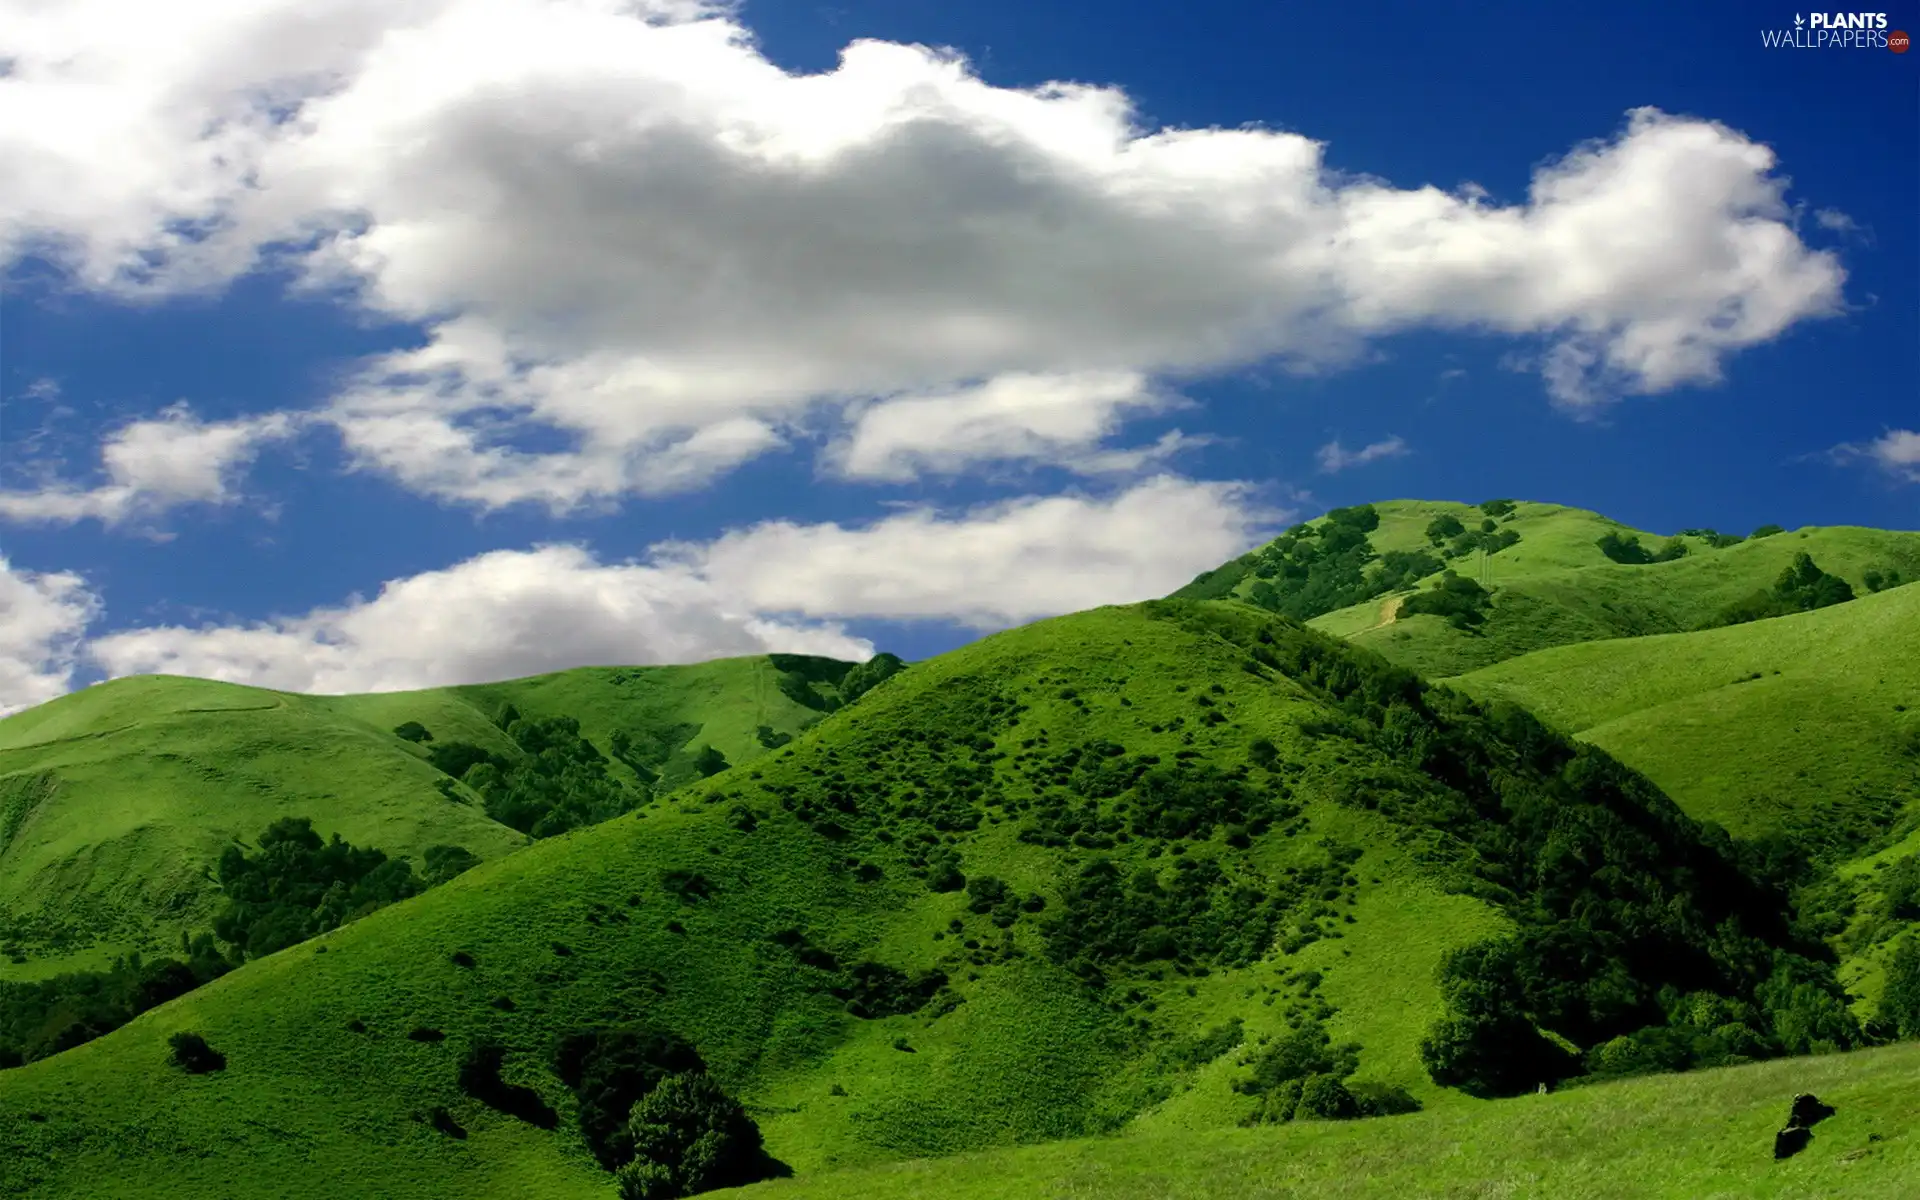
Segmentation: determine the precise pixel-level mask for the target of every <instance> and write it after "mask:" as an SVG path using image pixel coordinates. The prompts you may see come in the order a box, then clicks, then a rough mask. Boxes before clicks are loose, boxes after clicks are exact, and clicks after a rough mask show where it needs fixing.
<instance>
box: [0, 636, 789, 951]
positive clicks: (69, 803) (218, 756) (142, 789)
mask: <svg viewBox="0 0 1920 1200" xmlns="http://www.w3.org/2000/svg"><path fill="white" fill-rule="evenodd" d="M774 674H775V672H774V669H773V667H772V665H771V664H770V663H769V662H768V660H767V659H765V658H750V659H726V660H720V661H717V662H711V663H703V664H700V665H698V666H691V667H645V668H586V669H581V670H573V671H565V672H560V673H558V674H554V675H545V676H536V677H533V678H530V679H521V680H511V681H507V682H504V683H498V684H489V685H483V686H477V687H451V688H435V689H428V690H423V691H410V692H390V693H381V694H373V695H358V696H306V695H299V694H295V693H290V692H276V691H270V690H267V689H262V688H252V687H243V686H240V685H237V684H228V683H217V682H213V681H208V680H200V679H186V678H181V677H176V676H140V677H135V678H129V679H118V680H113V681H110V682H107V683H103V684H99V685H96V686H94V687H90V688H86V689H83V690H81V691H79V692H75V693H73V694H71V695H68V696H64V697H61V698H60V699H57V700H54V701H52V702H50V703H47V704H44V705H40V706H39V707H36V708H33V709H29V710H27V711H26V712H23V713H19V714H16V715H14V716H11V717H8V718H6V719H5V720H0V945H4V946H5V947H8V948H10V949H12V950H15V951H18V952H19V953H18V955H17V956H18V957H21V958H24V960H25V961H23V962H16V961H13V957H14V956H10V955H8V954H0V979H24V978H41V977H45V976H46V975H48V974H51V973H55V972H57V971H61V970H73V969H85V968H89V967H95V966H99V965H102V964H103V963H104V962H105V961H106V960H107V959H109V958H111V957H112V956H113V955H115V954H120V953H125V952H127V951H130V950H139V951H143V952H145V953H147V954H148V955H149V956H152V955H153V954H156V953H165V952H169V951H173V950H176V949H177V947H178V943H179V936H180V934H181V932H183V931H186V930H198V929H204V928H206V927H207V926H208V925H209V924H210V923H211V920H212V915H213V908H214V907H215V906H216V905H217V904H218V888H217V885H215V884H214V883H213V881H212V879H211V877H210V871H211V867H212V864H213V862H214V861H215V860H216V859H217V858H218V857H219V855H220V852H221V850H222V849H223V848H225V847H226V846H227V845H229V844H231V843H232V842H233V841H235V840H240V841H243V842H247V843H251V841H252V839H254V838H255V837H258V836H259V834H260V832H261V831H262V830H263V829H265V828H266V827H267V825H269V824H270V823H272V822H273V821H275V820H277V819H279V818H281V817H310V818H312V820H313V823H314V828H315V829H316V830H318V831H320V832H321V833H322V834H323V835H330V834H335V833H337V834H339V835H340V836H341V837H343V838H345V839H346V840H347V841H349V842H351V843H353V844H354V845H356V846H372V847H376V848H378V849H381V850H383V851H385V852H386V853H388V854H389V855H392V856H401V855H406V856H410V857H412V858H413V859H414V861H415V862H416V863H417V862H418V861H419V856H420V854H421V852H422V851H424V850H425V849H426V848H427V847H428V846H433V845H441V844H446V845H458V846H463V847H465V848H466V849H468V850H470V851H471V852H473V853H474V854H476V855H478V856H480V857H481V858H491V857H496V856H498V855H501V854H504V853H507V852H509V851H511V850H514V849H516V848H518V847H520V846H522V845H524V844H525V843H526V842H527V838H526V837H525V836H523V835H522V834H520V833H517V832H515V831H514V830H512V829H509V828H507V827H505V826H503V825H500V824H498V823H497V822H495V821H493V820H491V819H489V818H488V817H487V815H486V813H485V812H484V811H482V809H481V807H480V805H479V803H478V797H476V796H473V795H472V794H471V793H469V792H466V791H465V790H464V789H461V790H459V791H457V792H456V796H457V797H458V798H459V801H455V800H450V799H449V798H448V797H447V796H445V795H443V794H442V792H441V791H440V790H439V788H438V786H437V785H439V784H440V783H442V782H443V781H444V780H445V776H443V775H441V774H440V772H438V771H436V770H435V769H434V768H433V767H432V766H431V765H430V764H429V763H428V762H427V761H426V760H425V756H424V750H423V748H422V747H419V746H416V745H414V744H413V743H410V742H407V741H403V740H401V739H400V738H398V737H395V736H394V734H393V729H394V727H395V726H397V725H399V724H401V723H402V722H405V721H419V722H421V723H422V724H423V725H425V726H426V727H427V729H428V730H429V731H430V732H431V733H433V735H434V736H435V738H436V739H438V740H439V741H443V742H444V741H455V740H460V741H469V742H474V743H477V744H480V745H484V746H488V747H490V748H492V749H496V750H501V751H511V750H512V746H511V744H510V743H509V742H508V741H507V739H506V737H505V735H504V734H503V733H502V732H501V731H500V730H499V729H497V728H496V727H495V726H494V725H493V723H492V719H491V718H492V716H493V714H494V713H495V711H497V709H498V707H499V705H501V704H503V703H513V704H515V705H517V706H518V707H519V708H520V709H521V710H522V711H523V712H524V713H525V715H528V716H533V717H539V716H559V715H567V716H575V717H578V718H579V719H580V721H581V727H582V732H583V733H584V734H585V735H587V736H588V737H590V738H593V739H595V740H597V741H598V742H599V744H600V745H602V746H605V745H606V744H607V740H608V738H609V736H610V734H611V733H612V732H613V731H614V730H615V729H627V730H630V731H635V732H639V731H645V730H648V729H653V728H672V729H682V730H685V729H691V730H692V732H691V734H690V736H687V737H686V739H685V744H684V745H683V746H681V747H679V748H678V751H677V755H678V758H677V762H679V763H683V762H684V761H685V760H686V759H687V757H688V756H689V752H690V751H692V750H693V749H696V748H697V747H699V746H703V745H708V744H711V745H712V746H714V747H715V748H716V749H719V750H720V751H721V752H722V753H723V754H725V755H726V757H727V759H728V761H729V762H735V763H743V762H748V761H751V760H752V759H754V758H757V757H759V756H760V755H762V754H764V753H766V749H765V747H763V746H762V745H761V744H760V742H759V740H758V738H757V736H756V730H757V728H758V727H759V726H761V725H767V726H770V727H771V728H772V729H773V730H774V731H775V732H776V733H783V734H787V735H789V736H791V735H793V734H795V733H798V732H799V731H800V730H801V729H803V728H805V727H806V726H807V725H808V724H810V723H811V722H813V721H815V720H817V719H818V718H819V716H820V714H819V713H817V712H815V711H813V710H811V709H809V708H806V707H803V706H801V705H800V704H797V703H795V702H794V701H793V700H791V699H789V698H788V697H787V696H785V695H783V694H782V693H781V692H780V691H779V689H778V688H777V687H776V686H774V683H773V677H774ZM669 765H670V766H671V765H676V764H674V763H670V764H669ZM614 769H615V770H616V772H619V773H623V774H625V775H627V776H629V777H631V775H632V772H631V771H630V770H629V769H628V768H627V767H626V766H624V765H616V767H615V768H614ZM683 775H684V773H683Z"/></svg>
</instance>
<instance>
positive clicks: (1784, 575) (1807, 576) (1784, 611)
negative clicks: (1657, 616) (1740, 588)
mask: <svg viewBox="0 0 1920 1200" xmlns="http://www.w3.org/2000/svg"><path fill="white" fill-rule="evenodd" d="M1851 599H1853V586H1852V585H1851V584H1849V583H1848V582H1847V581H1846V580H1844V579H1842V578H1840V577H1839V576H1838V575H1829V574H1827V573H1826V572H1825V571H1822V570H1821V569H1820V567H1819V566H1818V565H1817V564H1816V563H1815V562H1814V561H1813V558H1812V556H1811V555H1808V554H1806V553H1805V552H1802V553H1799V554H1796V555H1794V556H1793V564H1792V565H1791V566H1789V567H1787V568H1786V569H1785V570H1783V571H1781V572H1780V576H1779V578H1777V579H1775V580H1774V583H1773V586H1772V587H1771V588H1768V589H1766V590H1764V591H1758V592H1754V593H1753V594H1752V595H1750V596H1746V597H1743V598H1742V599H1740V600H1737V601H1735V602H1734V603H1732V604H1730V605H1728V606H1727V607H1726V608H1724V609H1722V610H1721V611H1720V613H1719V614H1718V615H1717V616H1716V617H1715V618H1714V619H1713V620H1711V621H1709V622H1707V623H1706V624H1705V625H1703V626H1702V628H1705V629H1711V628H1714V627H1715V626H1720V625H1743V624H1745V623H1746V622H1748V621H1764V620H1766V619H1767V618H1769V617H1784V616H1787V615H1788V614H1790V613H1797V612H1811V611H1813V610H1814V609H1816V608H1826V607H1828V606H1829V605H1834V604H1845V603H1846V602H1847V601H1849V600H1851Z"/></svg>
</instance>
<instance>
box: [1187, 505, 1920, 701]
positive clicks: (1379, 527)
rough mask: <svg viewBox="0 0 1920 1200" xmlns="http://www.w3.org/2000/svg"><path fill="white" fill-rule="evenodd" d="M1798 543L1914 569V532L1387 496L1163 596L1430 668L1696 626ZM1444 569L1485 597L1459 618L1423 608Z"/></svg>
mask: <svg viewBox="0 0 1920 1200" xmlns="http://www.w3.org/2000/svg"><path fill="white" fill-rule="evenodd" d="M1342 526H1344V527H1345V530H1344V531H1342V532H1338V533H1337V536H1336V531H1339V530H1340V528H1341V527H1342ZM1607 540H1612V541H1613V542H1614V543H1615V552H1614V553H1613V554H1609V553H1608V551H1607V550H1606V549H1604V548H1603V542H1605V541H1607ZM1622 550H1630V551H1633V553H1631V554H1622V553H1621V551H1622ZM1799 554H1806V555H1809V556H1810V557H1811V558H1812V559H1813V560H1814V562H1815V564H1816V565H1817V566H1818V567H1819V568H1820V569H1821V570H1822V571H1824V572H1826V573H1828V574H1831V575H1833V576H1836V577H1837V578H1839V579H1842V580H1845V581H1846V583H1847V584H1848V585H1849V586H1851V587H1852V589H1853V591H1854V593H1855V594H1856V595H1866V594H1868V593H1870V592H1872V591H1875V590H1877V589H1878V588H1879V587H1880V586H1884V578H1883V577H1897V578H1898V579H1900V580H1904V581H1911V580H1913V579H1916V578H1920V533H1914V532H1899V531H1888V530H1878V529H1861V528H1853V527H1833V528H1808V529H1801V530H1797V531H1794V532H1791V533H1788V532H1784V531H1777V532H1775V531H1769V530H1760V531H1756V532H1755V534H1754V535H1753V536H1749V537H1746V538H1738V537H1733V536H1726V535H1721V534H1717V533H1714V531H1712V530H1687V531H1683V532H1682V533H1680V534H1676V535H1673V536H1670V537H1668V536H1662V535H1658V534H1652V533H1646V532H1644V531H1640V530H1635V529H1631V528H1628V527H1627V526H1624V525H1621V524H1620V523H1619V522H1616V521H1613V520H1610V519H1608V518H1606V517H1604V516H1602V515H1600V514H1598V513H1594V512H1589V511H1586V510H1585V509H1578V508H1569V507H1566V506H1564V505H1556V504H1540V503H1534V502H1531V501H1510V500H1500V501H1489V502H1487V503H1485V504H1481V505H1468V504H1458V503H1453V502H1449V501H1424V500H1390V501H1386V502H1383V503H1379V504H1371V505H1361V506H1359V507H1356V508H1349V509H1336V510H1334V511H1333V512H1331V513H1328V514H1327V515H1325V516H1322V517H1319V518H1317V519H1315V520H1313V521H1309V522H1304V523H1302V524H1300V525H1297V526H1295V527H1294V528H1292V529H1290V530H1288V531H1287V532H1286V533H1284V534H1282V535H1281V536H1280V537H1279V538H1277V539H1275V540H1274V541H1273V542H1271V543H1269V544H1268V545H1266V546H1263V547H1260V548H1259V549H1257V550H1254V551H1251V552H1249V553H1247V554H1244V555H1242V556H1241V557H1240V558H1237V559H1235V560H1233V561H1232V562H1229V563H1226V564H1224V565H1223V566H1221V567H1219V568H1217V569H1215V570H1212V571H1208V572H1204V573H1203V574H1201V575H1200V576H1199V577H1197V578H1196V579H1195V580H1194V581H1193V582H1192V583H1190V584H1188V585H1187V586H1186V587H1184V588H1181V589H1180V590H1179V591H1178V592H1175V593H1174V595H1175V597H1178V598H1190V599H1212V598H1223V597H1234V598H1238V599H1242V600H1246V601H1248V602H1250V603H1254V604H1257V605H1261V606H1263V607H1266V608H1269V609H1272V610H1273V611H1277V612H1283V613H1286V614H1287V615H1290V616H1294V617H1297V618H1300V619H1303V620H1308V621H1310V622H1311V623H1312V625H1313V626H1314V627H1315V628H1316V629H1320V630H1322V631H1323V632H1326V633H1330V634H1333V635H1334V636H1336V637H1344V638H1350V639H1352V640H1353V641H1355V642H1356V643H1357V644H1359V645H1363V646H1366V647H1368V648H1369V649H1372V650H1375V651H1377V652H1379V653H1380V654H1382V655H1383V656H1385V657H1386V658H1388V659H1390V660H1392V661H1393V662H1396V663H1399V664H1401V665H1402V666H1406V667H1410V668H1412V669H1413V670H1415V671H1418V672H1420V673H1421V674H1422V675H1425V676H1427V677H1428V678H1436V679H1437V678H1444V677H1447V676H1453V675H1461V674H1465V673H1467V672H1469V671H1473V670H1477V669H1479V668H1482V667H1486V666H1490V665H1492V664H1494V663H1497V662H1502V661H1504V660H1506V659H1509V658H1513V657H1516V656H1518V655H1521V654H1527V653H1530V652H1532V651H1535V650H1541V649H1545V648H1547V647H1550V646H1563V645H1571V644H1574V643H1579V642H1589V641H1599V640H1603V639H1608V638H1622V637H1641V636H1645V635H1649V634H1660V633H1680V632H1684V631H1688V630H1694V629H1699V628H1702V627H1703V626H1706V625H1710V624H1713V623H1715V622H1717V621H1719V620H1721V619H1723V617H1724V616H1725V614H1726V613H1727V611H1728V609H1729V606H1732V605H1734V604H1736V603H1738V602H1741V601H1744V600H1747V599H1748V598H1750V597H1751V596H1753V595H1754V594H1755V593H1756V592H1762V591H1765V590H1766V589H1767V588H1768V587H1769V586H1770V585H1773V584H1774V583H1775V582H1776V580H1777V579H1778V577H1779V575H1780V574H1781V572H1782V571H1783V570H1784V569H1785V568H1787V567H1789V566H1791V565H1792V564H1793V563H1794V561H1795V556H1796V555H1799ZM1623 557H1624V558H1630V559H1631V558H1635V557H1637V558H1639V559H1647V560H1655V561H1633V562H1624V561H1619V559H1620V558H1623ZM1446 571H1452V572H1454V573H1456V574H1457V575H1459V576H1460V577H1462V578H1463V579H1465V580H1471V581H1472V582H1473V583H1474V584H1475V585H1476V588H1475V589H1469V592H1470V593H1471V592H1473V591H1474V590H1476V589H1485V590H1486V591H1487V592H1489V593H1490V596H1488V597H1487V598H1486V599H1485V600H1484V601H1482V602H1480V603H1479V604H1478V606H1477V611H1476V612H1474V613H1473V614H1471V619H1470V620H1464V621H1460V620H1449V619H1447V617H1446V616H1445V615H1435V614H1434V613H1432V612H1427V613H1423V612H1420V611H1419V609H1420V608H1421V607H1422V606H1423V604H1424V602H1425V599H1426V598H1427V597H1428V596H1429V595H1430V593H1432V592H1433V590H1434V589H1435V588H1436V587H1437V586H1438V585H1439V584H1440V583H1441V580H1442V573H1443V572H1446ZM1410 601H1411V603H1409V602H1410ZM1429 607H1433V606H1429Z"/></svg>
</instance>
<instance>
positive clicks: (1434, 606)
mask: <svg viewBox="0 0 1920 1200" xmlns="http://www.w3.org/2000/svg"><path fill="white" fill-rule="evenodd" d="M1492 602H1493V596H1492V593H1490V592H1488V591H1487V590H1486V589H1485V588H1483V587H1481V586H1480V585H1479V584H1478V583H1475V582H1474V581H1473V580H1471V579H1468V578H1467V577H1466V576H1464V575H1457V574H1455V573H1454V572H1452V571H1447V572H1445V573H1443V574H1442V575H1441V576H1440V582H1439V583H1438V584H1436V585H1435V586H1433V587H1432V588H1429V589H1428V590H1426V591H1424V592H1416V593H1414V594H1413V595H1411V596H1408V597H1407V598H1406V599H1405V600H1402V601H1401V602H1400V615H1401V616H1403V617H1411V616H1416V615H1418V614H1420V613H1431V614H1432V615H1434V616H1436V617H1445V618H1446V621H1447V624H1449V625H1451V626H1453V627H1454V628H1455V629H1459V630H1469V629H1472V628H1473V627H1474V626H1476V625H1479V624H1481V623H1482V622H1484V621H1485V620H1486V619H1487V607H1488V606H1489V605H1490V604H1491V603H1492Z"/></svg>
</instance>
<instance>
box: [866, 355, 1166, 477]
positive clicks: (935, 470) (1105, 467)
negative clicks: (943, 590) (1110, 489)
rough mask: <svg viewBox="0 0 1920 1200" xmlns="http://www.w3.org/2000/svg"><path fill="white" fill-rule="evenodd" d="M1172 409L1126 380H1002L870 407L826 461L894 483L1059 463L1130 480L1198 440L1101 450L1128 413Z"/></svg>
mask: <svg viewBox="0 0 1920 1200" xmlns="http://www.w3.org/2000/svg"><path fill="white" fill-rule="evenodd" d="M1179 404H1180V402H1179V401H1178V400H1176V399H1174V398H1172V397H1168V396H1164V395H1160V394H1158V393H1156V392H1155V391H1154V390H1153V389H1152V388H1151V387H1150V386H1149V385H1148V382H1147V380H1146V379H1145V377H1143V376H1141V375H1140V374H1139V373H1137V372H1133V371H1110V372H1088V373H1082V374H1076V375H1029V374H1009V375H1002V376H1000V377H998V378H996V379H993V380H991V381H989V382H987V383H985V384H983V385H981V386H979V387H975V388H969V389H963V390H960V391H952V392H944V393H937V394H932V395H924V396H900V397H894V398H892V399H889V400H887V401H885V402H883V403H880V404H876V405H874V406H873V407H871V408H868V409H866V410H865V411H863V412H861V413H860V414H859V416H858V418H857V419H856V420H855V421H854V422H853V428H852V430H851V431H850V432H849V433H848V435H847V437H846V438H845V440H844V441H842V442H841V443H840V444H839V445H837V446H835V447H834V448H833V449H832V451H831V452H830V457H831V460H832V462H833V466H834V468H835V469H836V470H837V471H838V472H839V473H840V474H842V475H844V476H846V477H848V478H851V479H865V480H891V481H896V482H902V481H907V480H912V479H915V478H918V477H919V476H920V475H921V474H923V473H931V474H936V475H957V474H959V473H960V472H962V471H963V470H965V469H967V468H969V467H973V466H977V465H979V464H982V463H992V462H1023V461H1025V462H1044V463H1058V464H1061V465H1063V466H1066V467H1068V468H1070V469H1072V470H1075V471H1077V472H1080V473H1081V474H1086V475H1099V474H1107V473H1113V472H1127V471H1136V470H1139V469H1140V468H1141V467H1142V466H1144V465H1146V464H1147V463H1148V462H1152V461H1155V460H1157V459H1160V458H1164V457H1166V456H1167V455H1169V454H1171V453H1173V452H1174V451H1176V450H1179V449H1181V448H1183V447H1185V446H1187V445H1190V444H1193V443H1194V442H1197V441H1198V440H1199V439H1197V438H1188V437H1185V436H1184V435H1182V434H1179V433H1178V432H1175V433H1171V434H1169V435H1167V436H1166V437H1165V438H1163V439H1162V440H1161V442H1160V443H1159V444H1158V445H1157V446H1154V447H1151V448H1148V449H1145V450H1114V449H1100V448H1099V447H1100V444H1101V443H1102V442H1103V441H1105V439H1107V438H1108V437H1110V436H1112V435H1113V434H1114V433H1116V432H1117V431H1118V430H1119V428H1120V425H1121V423H1122V421H1123V420H1124V419H1125V415H1126V414H1127V413H1128V412H1130V411H1132V412H1163V411H1166V410H1167V409H1169V408H1173V407H1176V406H1178V405H1179Z"/></svg>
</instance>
